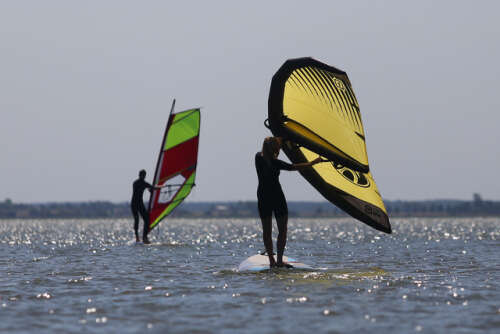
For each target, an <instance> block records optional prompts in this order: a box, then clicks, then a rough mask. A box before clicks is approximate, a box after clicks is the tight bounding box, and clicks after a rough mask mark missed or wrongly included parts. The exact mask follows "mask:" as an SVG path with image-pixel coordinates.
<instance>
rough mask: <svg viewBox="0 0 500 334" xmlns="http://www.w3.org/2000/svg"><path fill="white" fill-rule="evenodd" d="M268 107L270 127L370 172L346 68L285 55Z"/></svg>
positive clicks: (325, 154) (361, 126) (357, 111)
mask: <svg viewBox="0 0 500 334" xmlns="http://www.w3.org/2000/svg"><path fill="white" fill-rule="evenodd" d="M269 111H270V112H269V124H270V126H271V129H272V130H273V132H277V133H279V134H280V135H281V136H283V137H288V138H290V139H293V141H294V142H296V143H299V144H300V145H301V146H304V147H307V148H309V149H311V150H312V151H314V152H317V153H321V155H322V156H324V157H327V158H328V159H330V160H334V161H337V162H341V163H342V164H343V165H345V166H348V167H350V168H352V169H355V170H359V171H362V172H365V173H366V172H368V171H369V167H368V155H367V153H366V144H365V133H364V130H363V123H362V121H361V115H360V113H359V105H358V101H357V100H356V96H355V95H354V91H353V90H352V87H351V83H350V81H349V78H348V77H347V74H346V73H345V72H343V71H341V70H339V69H336V68H334V67H331V66H328V65H326V64H323V63H320V62H318V61H316V60H314V59H312V58H299V59H292V60H288V61H287V62H286V63H285V64H284V65H283V66H282V67H281V68H280V70H279V71H278V72H277V73H276V74H275V76H274V77H273V82H272V85H271V92H270V95H269Z"/></svg>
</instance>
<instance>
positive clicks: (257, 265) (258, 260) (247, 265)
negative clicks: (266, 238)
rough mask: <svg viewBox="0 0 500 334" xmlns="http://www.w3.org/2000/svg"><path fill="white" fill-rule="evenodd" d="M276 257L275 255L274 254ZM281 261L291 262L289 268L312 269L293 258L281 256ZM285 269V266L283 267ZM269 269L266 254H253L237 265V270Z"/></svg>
mask: <svg viewBox="0 0 500 334" xmlns="http://www.w3.org/2000/svg"><path fill="white" fill-rule="evenodd" d="M274 258H275V259H276V255H275V256H274ZM283 261H284V262H287V263H289V264H291V265H292V266H293V268H290V269H302V270H312V269H313V268H312V267H311V266H309V265H307V264H305V263H301V262H299V261H297V260H296V259H294V258H291V257H287V256H283ZM284 269H286V268H284ZM263 270H269V258H268V257H267V255H260V254H257V255H253V256H250V257H249V258H247V259H246V260H245V261H243V262H241V263H240V265H239V266H238V271H240V272H241V271H263Z"/></svg>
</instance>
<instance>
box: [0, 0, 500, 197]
mask: <svg viewBox="0 0 500 334" xmlns="http://www.w3.org/2000/svg"><path fill="white" fill-rule="evenodd" d="M310 3H312V2H308V1H251V2H242V1H175V2H174V1H172V2H170V1H80V2H77V1H0V113H1V114H0V115H1V118H0V143H1V144H0V145H1V146H0V157H1V163H0V166H1V167H0V200H2V199H4V198H7V197H9V198H12V199H13V200H14V201H16V202H44V201H81V200H111V201H125V200H128V199H129V198H130V192H131V182H132V181H133V180H134V179H135V178H136V176H137V172H138V171H139V169H141V168H145V169H146V170H147V171H148V179H149V180H151V179H152V174H153V172H154V166H155V163H156V159H157V154H158V150H159V145H160V140H161V137H162V134H163V129H164V126H165V122H166V120H167V117H168V112H169V109H170V104H171V101H172V98H174V97H175V98H176V99H177V110H181V109H186V108H190V107H196V106H202V107H203V109H202V129H201V143H200V154H199V167H198V176H197V184H198V187H197V189H196V190H195V191H194V193H193V194H192V196H191V197H190V200H194V201H206V200H255V192H256V183H257V179H256V174H255V168H254V163H253V157H254V153H255V152H256V151H258V150H260V146H261V143H262V139H263V137H265V136H266V135H269V131H268V130H267V129H266V128H264V126H263V124H262V122H263V121H264V119H265V118H266V115H267V97H268V89H269V84H270V80H271V77H272V75H273V74H274V72H275V71H276V70H277V69H278V68H279V66H281V64H282V63H283V62H284V61H285V60H286V59H287V58H295V57H301V56H312V57H314V58H316V59H318V60H321V61H323V62H326V63H328V64H330V65H333V66H336V67H339V68H341V69H343V70H345V71H346V72H347V73H348V74H349V77H350V79H351V82H352V84H353V86H354V90H355V92H356V95H357V98H358V101H359V103H360V107H361V114H362V117H363V122H364V126H365V131H366V135H367V145H368V155H369V160H370V166H371V169H372V172H373V175H374V178H375V180H376V182H377V185H378V187H379V189H380V191H381V193H382V196H383V197H384V198H386V199H408V200H413V199H428V198H457V199H469V198H471V196H472V193H473V192H479V193H481V194H482V195H483V197H484V198H489V199H495V200H499V199H500V194H499V189H500V181H499V178H498V177H496V175H497V174H498V168H499V167H500V154H499V149H498V146H497V145H498V142H499V139H500V134H499V133H498V129H497V127H498V124H499V121H500V114H499V110H500V108H499V107H500V102H499V101H500V98H499V95H500V90H499V88H500V69H499V65H498V60H499V59H500V37H499V36H500V21H499V20H498V13H499V12H500V5H499V3H498V2H495V1H479V2H471V1H418V2H417V1H359V2H347V1H342V2H341V1H317V2H314V3H315V5H314V6H311V5H309V4H310ZM282 158H283V159H286V157H285V156H284V155H282ZM281 183H282V184H283V188H284V190H285V194H286V196H287V198H288V199H289V200H322V197H321V196H320V195H318V194H316V192H315V191H314V190H313V189H312V187H311V186H310V185H309V184H308V183H306V182H305V181H304V180H303V179H302V178H301V177H300V175H299V174H298V173H287V172H283V173H282V176H281Z"/></svg>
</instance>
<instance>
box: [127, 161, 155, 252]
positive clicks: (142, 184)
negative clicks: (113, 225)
mask: <svg viewBox="0 0 500 334" xmlns="http://www.w3.org/2000/svg"><path fill="white" fill-rule="evenodd" d="M145 178H146V171H145V170H144V169H142V170H141V171H139V178H138V179H137V180H135V181H134V183H133V185H132V188H133V192H132V201H131V203H130V204H131V205H130V206H131V208H132V215H133V216H134V232H135V241H136V242H139V241H141V240H140V239H139V232H138V230H139V214H140V215H141V217H142V219H143V220H144V229H143V233H142V241H143V242H144V243H145V244H149V243H150V241H149V239H148V233H149V213H148V210H146V207H145V206H144V202H143V200H142V197H143V194H144V190H145V189H146V188H147V189H148V190H149V191H150V192H151V191H152V190H153V186H152V185H150V184H149V183H147V182H146V181H145Z"/></svg>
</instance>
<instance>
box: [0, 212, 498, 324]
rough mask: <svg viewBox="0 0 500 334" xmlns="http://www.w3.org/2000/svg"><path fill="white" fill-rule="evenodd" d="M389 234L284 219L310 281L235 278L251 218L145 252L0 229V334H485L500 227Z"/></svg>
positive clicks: (114, 223) (257, 246) (176, 236)
mask: <svg viewBox="0 0 500 334" xmlns="http://www.w3.org/2000/svg"><path fill="white" fill-rule="evenodd" d="M392 223H393V227H394V233H393V234H392V235H384V234H382V233H379V232H377V231H375V230H373V229H370V228H369V227H366V226H364V225H363V224H361V223H358V222H355V221H354V220H353V219H348V218H345V219H290V222H289V240H288V244H287V247H288V248H287V254H290V255H293V256H294V257H296V258H298V259H301V260H302V261H303V262H305V263H308V264H311V265H312V266H313V267H314V268H317V269H316V270H314V271H306V272H301V271H293V270H292V271H283V270H281V271H280V270H278V271H266V272H262V273H238V272H237V271H236V270H235V268H236V267H237V265H238V263H239V262H241V261H242V260H243V259H245V258H246V257H248V256H251V255H253V254H256V253H257V252H259V251H260V250H262V249H263V246H262V241H261V232H260V222H259V221H258V220H256V219H171V220H169V221H168V222H166V223H165V224H163V225H162V226H161V228H160V232H159V233H158V230H156V231H153V233H152V239H153V244H152V245H148V246H144V245H142V244H136V243H135V242H134V241H133V240H132V237H133V233H132V229H131V228H132V222H131V220H129V219H118V220H2V221H0V252H1V253H0V255H1V256H0V265H1V266H2V270H3V274H2V275H0V313H2V315H3V317H2V319H3V320H2V322H0V331H1V332H7V331H10V332H15V331H18V332H22V331H25V332H31V331H32V330H33V329H35V328H36V329H37V330H41V331H46V332H57V331H60V332H82V331H83V332H102V333H107V332H110V331H120V332H139V331H144V330H152V331H154V332H156V331H158V332H162V331H167V330H168V331H171V332H200V333H205V332H221V331H222V332H228V333H229V332H234V331H236V330H237V331H238V332H241V333H245V332H248V333H253V332H255V330H256V327H255V325H250V324H252V323H254V319H259V331H262V332H273V329H276V326H279V328H280V330H282V331H283V332H303V331H314V330H315V331H318V332H325V331H326V332H328V331H331V332H366V331H368V330H370V331H376V332H387V333H401V332H427V331H431V330H433V331H436V332H446V331H447V330H455V329H456V330H458V329H460V330H462V331H466V332H470V333H474V332H477V333H484V332H492V333H493V332H495V331H496V330H497V329H498V327H499V320H498V319H500V318H499V315H500V304H498V300H500V292H499V291H500V283H499V282H500V271H499V270H498V250H499V249H498V247H499V244H498V240H499V239H500V219H499V218H460V219H457V218H447V219H443V218H432V219H430V218H429V219H420V218H405V219H397V218H394V219H393V220H392ZM395 319H397V320H395ZM479 324H480V325H479ZM298 329H300V331H299V330H298Z"/></svg>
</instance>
